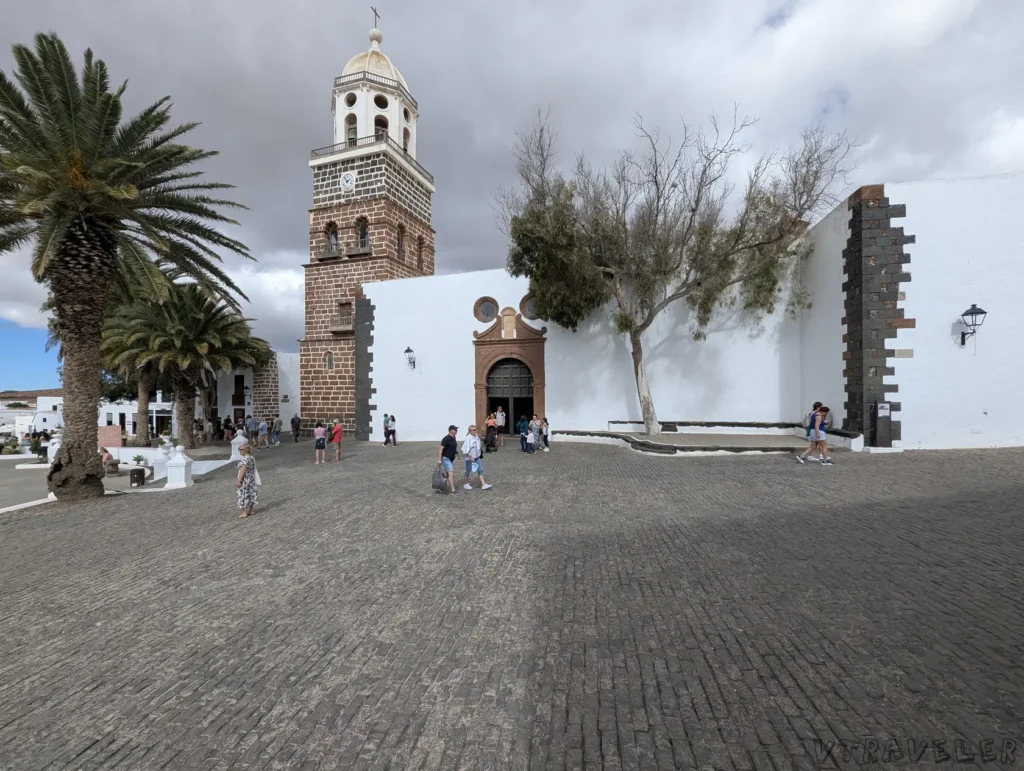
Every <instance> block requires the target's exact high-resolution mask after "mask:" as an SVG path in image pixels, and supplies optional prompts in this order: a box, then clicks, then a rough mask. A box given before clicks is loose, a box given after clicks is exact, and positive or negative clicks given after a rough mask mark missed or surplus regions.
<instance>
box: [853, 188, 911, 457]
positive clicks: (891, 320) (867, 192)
mask: <svg viewBox="0 0 1024 771" xmlns="http://www.w3.org/2000/svg"><path fill="white" fill-rule="evenodd" d="M849 210H850V238H849V241H848V242H847V245H846V249H845V250H844V252H843V271H844V272H845V273H846V278H847V280H846V281H845V282H844V283H843V291H844V292H845V293H846V303H845V306H846V307H845V310H846V315H845V316H844V317H843V324H844V325H846V334H845V335H843V342H845V343H846V350H845V351H844V352H843V359H844V360H845V365H846V366H845V369H844V370H843V375H844V377H845V378H846V399H847V401H846V404H845V407H846V421H845V423H844V425H843V428H844V429H847V430H849V431H856V432H858V433H861V434H863V436H864V444H865V445H866V446H869V447H870V446H874V445H875V437H874V425H873V422H872V421H873V415H872V409H873V408H874V405H875V404H876V403H877V402H887V401H889V400H890V398H891V396H892V394H896V393H897V392H898V391H899V386H898V385H897V384H896V383H891V382H890V383H886V382H884V378H885V377H890V378H891V377H893V376H894V375H895V374H896V368H895V366H893V365H892V364H890V362H889V359H890V358H892V357H894V356H895V355H896V352H895V350H894V349H893V347H892V346H891V345H890V341H892V340H894V339H895V338H896V336H897V334H898V332H899V330H901V329H913V328H914V326H915V324H916V322H915V320H914V319H908V318H905V317H904V310H903V308H900V307H899V303H900V301H901V300H903V292H901V291H900V286H901V285H902V284H906V283H907V282H909V281H910V274H909V273H908V272H906V269H905V267H904V266H905V265H907V264H908V263H909V262H910V255H909V254H906V253H905V252H904V250H903V247H904V246H905V245H906V244H912V243H914V236H908V235H906V234H905V233H904V232H903V228H901V227H893V225H892V221H893V220H894V219H899V218H902V217H905V216H906V214H907V212H906V206H904V205H902V204H890V203H889V199H888V198H886V197H885V188H884V186H882V185H867V186H864V187H862V188H860V189H859V190H857V191H856V192H855V193H854V194H853V195H851V196H850V198H849ZM890 406H891V410H892V413H898V412H900V403H899V402H895V401H894V402H891V404H890ZM891 426H892V428H891V431H892V437H891V438H892V440H893V441H899V440H900V439H901V434H902V431H901V424H900V421H899V420H897V418H896V415H895V414H893V416H892V422H891Z"/></svg>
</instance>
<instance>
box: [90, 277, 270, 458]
mask: <svg viewBox="0 0 1024 771" xmlns="http://www.w3.org/2000/svg"><path fill="white" fill-rule="evenodd" d="M103 349H104V351H106V352H108V354H109V355H111V357H112V358H111V361H112V363H113V364H114V365H115V366H117V367H135V368H136V369H137V370H140V371H141V370H143V369H145V368H147V367H149V368H152V369H153V370H154V371H155V372H156V373H160V374H165V375H166V376H167V377H169V379H170V381H171V383H172V387H173V389H174V397H175V408H176V410H175V411H176V412H177V416H178V441H179V442H180V443H181V444H182V445H183V446H184V447H187V448H188V447H194V446H195V442H194V437H193V435H192V430H191V427H192V423H193V421H194V420H195V412H196V391H197V390H198V389H200V388H205V387H207V386H209V385H210V384H211V383H212V382H213V381H214V380H215V379H216V377H217V375H218V374H219V373H221V372H230V371H231V370H233V369H237V368H241V367H253V368H258V367H260V366H263V365H265V364H267V363H268V362H269V359H270V346H269V345H268V344H267V342H266V341H265V340H262V339H260V338H258V337H253V336H252V332H251V329H250V327H249V321H248V319H245V318H243V317H242V316H241V314H239V313H238V311H237V310H235V309H234V308H232V307H231V306H230V305H228V304H227V303H224V302H218V301H217V300H215V299H213V298H211V297H210V296H209V295H208V294H207V293H206V292H204V291H203V289H202V288H201V287H199V286H197V285H195V284H175V285H173V287H172V290H171V292H170V296H169V297H168V298H167V300H165V301H164V302H163V303H162V304H155V303H148V302H144V301H140V302H136V303H133V304H132V305H127V306H125V307H123V308H122V309H121V310H120V311H119V312H118V313H117V314H116V315H115V316H114V317H112V318H111V319H109V320H108V321H107V323H106V325H105V326H104V335H103Z"/></svg>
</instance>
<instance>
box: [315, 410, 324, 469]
mask: <svg viewBox="0 0 1024 771" xmlns="http://www.w3.org/2000/svg"><path fill="white" fill-rule="evenodd" d="M313 448H314V449H315V450H316V463H314V464H313V465H314V466H319V465H320V464H321V463H327V429H326V428H324V424H323V423H321V422H320V421H319V420H318V421H317V422H316V428H314V429H313Z"/></svg>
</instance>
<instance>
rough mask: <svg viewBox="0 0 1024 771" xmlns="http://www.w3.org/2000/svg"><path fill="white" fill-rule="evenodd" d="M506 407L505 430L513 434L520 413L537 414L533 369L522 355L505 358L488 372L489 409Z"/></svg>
mask: <svg viewBox="0 0 1024 771" xmlns="http://www.w3.org/2000/svg"><path fill="white" fill-rule="evenodd" d="M499 405H500V406H501V408H502V409H503V410H504V411H505V415H506V416H507V417H506V420H505V433H506V434H510V433H512V430H513V429H514V428H515V423H516V421H518V420H519V418H520V416H522V415H526V416H527V417H529V416H531V415H533V373H532V372H530V368H529V367H528V366H526V364H524V363H523V362H521V361H519V360H518V359H501V360H500V361H499V362H498V363H497V364H495V365H494V366H493V367H491V371H490V372H489V373H488V374H487V407H486V409H485V412H487V414H490V413H492V412H496V411H497V409H498V406H499Z"/></svg>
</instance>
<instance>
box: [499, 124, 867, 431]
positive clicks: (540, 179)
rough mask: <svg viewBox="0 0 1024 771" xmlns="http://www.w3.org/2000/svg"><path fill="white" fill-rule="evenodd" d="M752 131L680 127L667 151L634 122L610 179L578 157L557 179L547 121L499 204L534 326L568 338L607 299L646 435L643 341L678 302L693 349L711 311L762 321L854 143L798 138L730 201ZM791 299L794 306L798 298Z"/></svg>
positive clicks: (521, 154) (648, 399) (532, 137)
mask: <svg viewBox="0 0 1024 771" xmlns="http://www.w3.org/2000/svg"><path fill="white" fill-rule="evenodd" d="M751 125H752V121H750V120H749V119H748V120H735V121H734V122H733V126H732V128H731V130H728V131H722V130H720V128H719V125H718V123H717V122H716V121H715V120H714V119H712V121H711V130H710V131H705V130H701V129H695V128H694V127H691V126H688V125H685V124H684V126H683V138H682V141H681V142H680V143H679V144H678V145H676V146H675V147H674V148H673V146H672V145H671V142H668V143H666V142H662V141H661V139H660V136H659V135H658V133H657V132H651V131H648V130H647V129H646V128H645V127H644V125H643V122H642V121H641V120H640V119H639V118H638V119H637V121H636V128H637V133H638V136H639V139H640V140H641V143H642V149H641V150H640V151H638V152H630V151H627V152H624V153H622V154H621V155H620V157H619V158H618V159H617V160H616V161H615V162H614V163H613V164H611V166H610V167H608V168H595V167H593V166H591V165H590V164H589V163H588V162H587V160H586V159H585V158H583V157H582V156H579V157H577V160H576V164H575V167H574V168H573V169H572V171H571V174H570V176H569V177H566V176H565V175H564V174H563V173H562V172H561V171H559V170H558V169H557V168H556V166H555V139H556V137H555V135H554V134H553V132H552V131H551V129H550V128H549V127H548V124H547V118H546V116H538V120H537V124H536V126H535V127H534V129H533V130H532V131H531V132H530V133H528V134H525V135H522V136H520V137H519V141H518V143H517V146H516V151H515V154H516V160H517V170H518V176H519V185H518V186H517V187H516V188H514V189H512V190H505V191H501V192H499V194H498V204H499V220H500V223H501V225H502V227H503V228H504V229H505V232H506V233H507V234H508V236H509V238H510V242H511V244H510V247H509V254H508V270H509V272H510V273H511V274H512V275H514V276H527V277H528V278H529V279H530V294H531V296H532V297H533V299H534V303H535V306H536V309H537V312H538V314H539V315H540V316H541V318H544V319H546V320H550V321H554V322H555V323H557V324H560V325H561V326H564V327H568V328H570V329H572V330H573V331H575V330H576V328H577V326H578V325H579V324H580V323H581V322H582V321H584V320H586V319H587V317H589V316H590V315H591V314H592V313H593V312H595V311H596V310H598V309H599V308H601V307H602V306H604V305H606V304H607V303H608V302H610V301H611V302H612V303H613V305H612V307H613V318H614V322H615V328H616V330H617V331H618V332H619V333H620V334H623V335H626V336H628V338H629V343H630V348H631V352H632V358H633V375H634V378H635V380H636V386H637V395H638V397H639V401H640V407H641V412H642V413H643V418H644V430H645V431H646V433H648V434H657V433H660V426H659V423H658V417H657V412H656V410H655V407H654V400H653V398H652V396H651V390H650V386H649V384H648V382H647V373H646V368H645V364H644V349H643V336H644V332H646V331H647V330H648V329H649V328H650V326H651V325H652V324H653V323H654V321H655V319H656V318H657V317H658V315H659V314H660V313H661V312H662V311H663V310H665V309H666V308H668V307H669V306H670V305H672V304H673V303H675V302H678V301H683V302H685V303H687V305H688V306H689V307H690V309H691V310H692V311H693V314H694V326H693V328H692V329H691V334H692V335H693V337H694V339H696V340H701V339H703V338H704V337H705V336H706V333H707V327H708V324H709V323H710V321H711V319H712V316H713V315H714V313H715V311H716V310H717V309H719V308H722V307H724V306H732V305H737V304H738V305H739V306H740V307H741V308H742V309H743V310H744V311H746V312H748V313H749V314H750V315H751V316H752V317H755V318H757V317H759V316H762V315H764V314H768V313H772V312H773V311H774V310H775V308H776V307H777V305H778V304H779V303H780V302H781V301H782V298H783V293H784V290H785V289H786V288H787V286H789V287H790V288H792V282H791V281H790V279H791V278H792V275H793V272H794V270H795V268H796V267H797V266H798V264H799V260H800V258H801V257H802V256H805V255H806V254H807V251H808V249H807V246H806V244H805V243H804V242H803V240H802V238H801V237H802V235H803V233H804V231H805V230H806V227H807V219H808V218H810V217H811V216H813V215H815V214H817V213H819V212H821V211H822V210H823V209H825V208H827V207H828V206H830V205H832V204H833V203H834V201H835V199H834V198H833V197H832V195H831V190H832V188H833V186H834V184H835V183H836V182H837V181H838V180H840V179H842V178H843V177H844V175H845V173H846V172H847V171H848V168H847V162H848V159H849V157H850V154H851V150H852V145H851V143H850V142H849V141H848V140H847V139H846V137H845V135H842V134H829V133H827V132H826V131H825V130H824V129H823V128H822V127H820V126H816V127H812V128H809V129H806V130H805V131H804V132H803V134H802V136H801V141H800V143H799V144H798V145H797V146H796V147H794V148H793V149H790V150H788V151H786V152H782V153H768V154H766V155H763V156H762V157H760V158H759V159H758V160H756V161H755V162H754V164H753V166H752V167H751V168H750V170H749V171H748V173H747V179H746V184H745V185H744V186H743V188H742V190H741V191H739V192H738V194H735V195H734V192H736V191H734V187H733V185H732V184H731V183H730V181H729V170H730V166H731V164H732V162H733V161H735V160H736V159H737V158H738V157H739V156H741V155H743V154H744V153H746V152H747V150H748V147H747V146H746V145H745V144H744V143H743V142H742V141H741V135H742V133H743V132H744V130H746V129H748V128H749V127H750V126H751ZM789 301H790V302H792V303H795V304H800V303H802V302H803V301H804V300H803V298H802V295H801V293H800V292H799V291H796V292H791V293H790V294H789Z"/></svg>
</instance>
